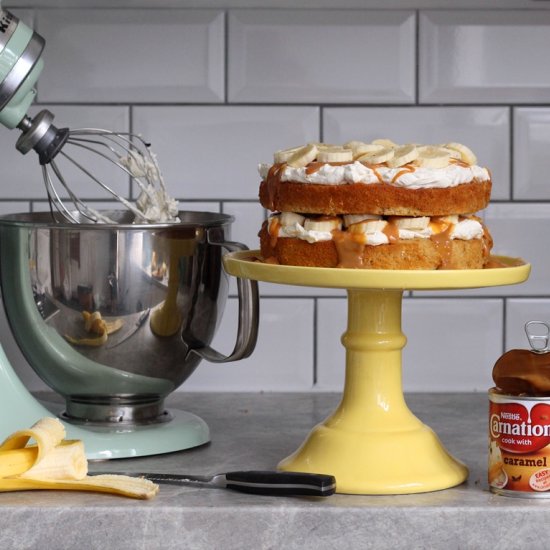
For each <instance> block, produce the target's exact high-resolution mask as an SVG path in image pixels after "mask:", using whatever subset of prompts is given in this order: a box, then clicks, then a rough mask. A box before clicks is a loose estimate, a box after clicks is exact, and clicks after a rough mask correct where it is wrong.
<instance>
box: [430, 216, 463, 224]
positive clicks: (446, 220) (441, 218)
mask: <svg viewBox="0 0 550 550" xmlns="http://www.w3.org/2000/svg"><path fill="white" fill-rule="evenodd" d="M432 221H435V222H444V223H454V224H457V223H458V214H449V215H448V216H436V217H434V218H432Z"/></svg>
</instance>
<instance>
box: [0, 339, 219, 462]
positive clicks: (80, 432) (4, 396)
mask: <svg viewBox="0 0 550 550" xmlns="http://www.w3.org/2000/svg"><path fill="white" fill-rule="evenodd" d="M0 403H1V404H2V407H3V410H4V411H7V413H6V414H3V415H0V440H2V439H4V438H5V437H7V436H8V435H9V434H11V433H13V432H15V431H16V430H21V429H23V428H26V427H30V426H32V424H34V423H35V422H37V421H38V420H40V419H41V418H43V417H45V416H60V413H61V409H62V408H63V403H45V402H44V403H42V402H40V401H38V400H37V399H35V397H34V396H33V395H32V394H31V393H30V392H29V391H28V390H27V388H25V386H24V385H23V383H22V382H21V380H19V378H18V376H17V375H16V374H15V371H14V370H13V367H12V366H11V364H10V362H9V361H8V358H7V357H6V354H5V353H4V350H3V348H2V346H0ZM170 414H171V416H172V417H173V418H172V420H171V421H170V422H162V423H156V424H149V425H144V426H131V425H128V424H123V425H118V426H115V427H113V426H108V427H100V426H95V425H94V426H86V427H84V426H76V425H73V424H70V423H69V422H66V421H64V422H63V423H64V425H65V429H66V431H67V438H68V439H81V440H82V441H83V442H84V448H85V450H86V456H87V458H88V459H89V460H106V459H111V458H130V457H137V456H148V455H156V454H162V453H171V452H174V451H183V450H185V449H191V448H193V447H198V446H199V445H204V444H205V443H208V441H210V430H209V429H208V426H207V424H206V422H204V420H202V419H201V418H199V417H198V416H195V415H194V414H191V413H189V412H185V411H180V410H175V409H171V410H170ZM62 421H63V420H62Z"/></svg>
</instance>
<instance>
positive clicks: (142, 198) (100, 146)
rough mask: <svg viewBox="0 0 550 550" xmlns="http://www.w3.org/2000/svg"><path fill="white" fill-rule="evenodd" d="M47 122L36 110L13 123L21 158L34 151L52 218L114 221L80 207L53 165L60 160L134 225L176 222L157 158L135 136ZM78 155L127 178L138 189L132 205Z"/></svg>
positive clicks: (50, 116) (49, 116)
mask: <svg viewBox="0 0 550 550" xmlns="http://www.w3.org/2000/svg"><path fill="white" fill-rule="evenodd" d="M53 118H54V116H53V114H52V113H51V112H50V111H48V110H43V111H41V112H40V113H38V115H37V116H36V117H34V118H33V119H31V118H30V117H28V116H26V117H25V118H23V120H22V121H21V122H20V123H19V125H18V128H19V129H20V130H21V131H22V132H23V133H22V134H21V136H20V137H19V139H18V140H17V144H16V147H17V149H18V150H19V151H20V152H22V153H23V154H26V153H27V152H28V151H30V150H31V149H34V150H35V151H36V152H37V153H38V158H39V162H40V165H41V166H42V176H43V180H44V185H45V187H46V193H47V196H48V201H49V204H50V210H51V211H52V215H54V218H55V219H60V220H62V221H66V222H69V223H87V222H92V223H116V221H115V220H112V219H111V218H109V217H108V216H107V215H105V214H103V213H101V212H99V211H97V210H95V209H93V208H91V207H89V206H88V205H86V204H85V203H84V202H83V201H82V200H81V199H80V198H79V197H78V196H77V195H76V194H75V192H74V190H73V188H72V186H71V182H70V181H68V177H67V175H66V174H65V173H64V171H63V170H62V169H61V167H60V164H59V162H58V161H59V160H60V159H63V160H65V161H66V162H67V163H68V164H69V165H70V166H72V167H74V169H76V170H77V171H78V172H79V173H80V174H81V177H84V178H85V179H87V180H88V181H90V182H91V183H93V184H95V185H98V186H100V187H101V189H103V190H104V191H105V192H106V193H107V194H108V195H109V196H111V197H112V198H114V199H115V200H116V201H118V202H120V203H121V204H122V205H123V206H124V207H125V208H126V209H127V210H129V211H130V212H132V213H133V214H134V222H136V223H154V222H176V221H178V218H177V213H178V204H177V201H175V200H174V199H172V198H170V196H169V195H168V193H167V190H166V185H165V183H164V180H163V177H162V174H161V171H160V168H159V165H158V162H157V159H156V157H155V155H154V154H153V153H152V152H151V150H150V147H149V144H148V143H147V142H146V141H145V140H144V139H143V138H142V137H141V136H139V135H137V134H131V133H127V132H120V133H119V132H113V131H111V130H103V129H100V128H81V129H74V130H71V129H69V128H61V129H59V128H56V127H55V126H54V125H53ZM79 151H80V153H79ZM81 153H89V154H91V155H93V157H92V161H91V165H93V164H96V163H97V162H98V160H99V159H101V160H102V161H103V162H105V163H107V164H108V165H109V166H115V167H116V168H117V169H119V170H121V171H122V175H123V176H124V175H126V176H127V177H128V178H129V180H127V181H131V182H135V183H136V184H137V187H138V189H139V195H138V198H137V200H136V201H135V203H132V202H131V201H129V200H128V199H126V198H125V197H124V196H123V195H122V194H121V193H120V192H118V191H116V190H115V189H114V188H113V185H112V184H110V183H106V182H105V181H104V180H103V179H101V178H100V177H99V176H98V174H97V172H96V171H95V170H94V169H93V168H89V167H88V165H87V163H85V162H82V161H81V160H80V159H81V157H82V154H81ZM79 179H80V177H79Z"/></svg>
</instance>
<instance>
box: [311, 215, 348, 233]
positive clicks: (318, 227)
mask: <svg viewBox="0 0 550 550" xmlns="http://www.w3.org/2000/svg"><path fill="white" fill-rule="evenodd" d="M341 228H342V222H341V220H340V218H322V219H320V218H315V219H312V218H307V219H306V221H305V222H304V229H305V230H306V231H319V232H322V233H330V232H331V231H334V230H335V229H341Z"/></svg>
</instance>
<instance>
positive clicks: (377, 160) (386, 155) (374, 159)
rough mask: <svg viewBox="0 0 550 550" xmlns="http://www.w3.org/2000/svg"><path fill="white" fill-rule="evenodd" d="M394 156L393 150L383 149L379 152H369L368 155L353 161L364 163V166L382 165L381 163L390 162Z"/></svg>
mask: <svg viewBox="0 0 550 550" xmlns="http://www.w3.org/2000/svg"><path fill="white" fill-rule="evenodd" d="M394 154H395V152H394V149H390V148H385V149H381V150H380V151H371V152H369V153H365V154H364V155H361V156H360V157H358V158H356V159H355V160H358V161H359V162H364V163H366V164H382V163H383V162H388V161H389V160H391V159H392V158H393V156H394Z"/></svg>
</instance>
